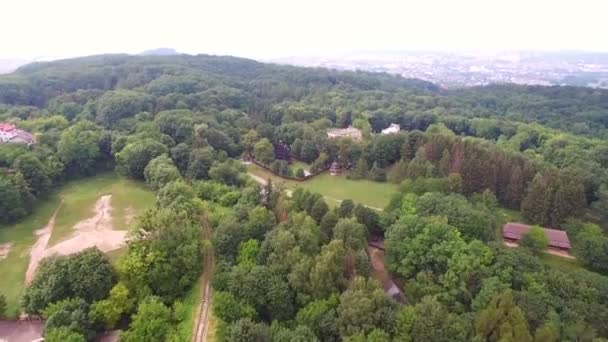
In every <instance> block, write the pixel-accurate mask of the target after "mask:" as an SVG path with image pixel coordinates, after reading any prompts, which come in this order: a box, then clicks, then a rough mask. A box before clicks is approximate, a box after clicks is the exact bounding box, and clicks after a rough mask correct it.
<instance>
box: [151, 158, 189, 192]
mask: <svg viewBox="0 0 608 342" xmlns="http://www.w3.org/2000/svg"><path fill="white" fill-rule="evenodd" d="M181 177H182V176H181V175H180V173H179V170H178V169H177V167H175V165H174V164H173V161H172V160H171V159H169V157H167V156H166V155H162V156H158V157H156V158H154V159H152V160H151V161H150V162H149V163H148V165H147V166H146V168H145V169H144V178H145V179H146V184H148V186H149V187H150V188H151V189H152V190H154V191H158V190H160V189H161V188H162V187H163V186H165V185H167V184H168V183H170V182H172V181H175V180H178V179H180V178H181Z"/></svg>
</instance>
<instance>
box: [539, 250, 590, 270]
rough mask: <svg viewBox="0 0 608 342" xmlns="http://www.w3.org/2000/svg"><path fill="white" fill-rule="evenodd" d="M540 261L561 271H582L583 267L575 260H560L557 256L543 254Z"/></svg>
mask: <svg viewBox="0 0 608 342" xmlns="http://www.w3.org/2000/svg"><path fill="white" fill-rule="evenodd" d="M540 260H541V261H542V262H543V263H545V264H547V265H550V266H554V267H556V268H558V269H560V270H562V271H575V270H580V269H583V268H584V267H583V265H581V263H580V262H579V261H578V260H576V259H569V258H562V257H560V256H557V255H553V254H549V253H543V254H542V255H541V256H540Z"/></svg>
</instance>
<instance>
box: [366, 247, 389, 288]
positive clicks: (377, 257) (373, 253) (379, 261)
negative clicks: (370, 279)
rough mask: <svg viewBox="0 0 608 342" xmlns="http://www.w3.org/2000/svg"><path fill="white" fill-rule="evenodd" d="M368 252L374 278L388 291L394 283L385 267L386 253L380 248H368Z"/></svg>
mask: <svg viewBox="0 0 608 342" xmlns="http://www.w3.org/2000/svg"><path fill="white" fill-rule="evenodd" d="M367 252H368V253H369V258H370V260H371V262H372V273H373V275H374V278H376V280H378V281H379V282H380V283H381V284H382V287H384V290H385V291H388V290H389V289H390V288H391V287H392V286H393V281H392V280H391V276H390V275H389V274H388V271H387V270H386V268H385V267H384V252H383V251H382V250H380V249H378V248H375V247H371V246H368V247H367Z"/></svg>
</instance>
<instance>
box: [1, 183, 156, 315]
mask: <svg viewBox="0 0 608 342" xmlns="http://www.w3.org/2000/svg"><path fill="white" fill-rule="evenodd" d="M154 202H155V196H154V193H152V192H151V191H150V190H148V189H147V188H146V186H145V184H143V183H139V182H135V181H131V180H127V179H125V178H121V177H118V176H116V175H114V174H113V173H105V174H101V175H98V176H95V177H91V178H86V179H81V180H78V181H73V182H69V183H67V184H66V185H64V186H63V187H62V188H60V190H58V191H57V192H55V193H53V194H51V195H49V196H48V198H47V199H46V200H45V201H43V202H41V203H40V204H39V206H38V207H37V208H36V209H35V210H34V213H33V214H32V215H30V216H29V217H27V218H26V219H25V220H23V221H21V222H19V223H17V224H14V225H9V226H2V227H0V249H1V254H0V274H1V275H2V276H1V277H0V293H2V294H4V295H5V296H6V298H7V304H8V307H7V314H8V315H9V316H16V315H17V314H18V309H19V305H18V301H19V296H20V294H21V291H22V290H23V288H24V286H25V285H24V283H27V282H29V281H30V280H31V278H32V277H33V275H34V272H35V270H36V267H37V266H38V263H39V262H40V261H41V260H42V259H44V258H45V257H48V256H50V255H53V254H61V255H66V254H71V253H76V252H78V251H80V250H83V249H85V248H88V247H93V246H95V247H97V248H99V249H100V250H102V251H104V252H106V253H108V254H109V255H110V257H111V258H117V257H120V256H121V255H124V250H125V248H124V246H125V238H126V234H127V230H128V229H129V228H130V226H132V224H133V223H134V222H135V218H136V216H137V215H138V214H139V213H141V212H142V211H143V210H145V209H146V208H148V207H151V206H152V205H154Z"/></svg>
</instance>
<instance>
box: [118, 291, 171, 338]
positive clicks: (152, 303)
mask: <svg viewBox="0 0 608 342" xmlns="http://www.w3.org/2000/svg"><path fill="white" fill-rule="evenodd" d="M171 329H173V318H172V315H171V310H170V309H169V308H168V307H166V306H165V304H163V303H162V302H161V301H160V299H158V298H156V297H148V298H146V299H144V300H143V301H142V302H141V303H140V304H139V306H138V307H137V313H136V314H135V315H133V317H132V319H131V324H130V325H129V329H128V330H127V331H125V332H123V333H122V334H121V336H120V340H121V341H125V342H136V341H159V340H160V341H164V340H165V338H166V337H167V336H168V335H169V333H170V332H171Z"/></svg>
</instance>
